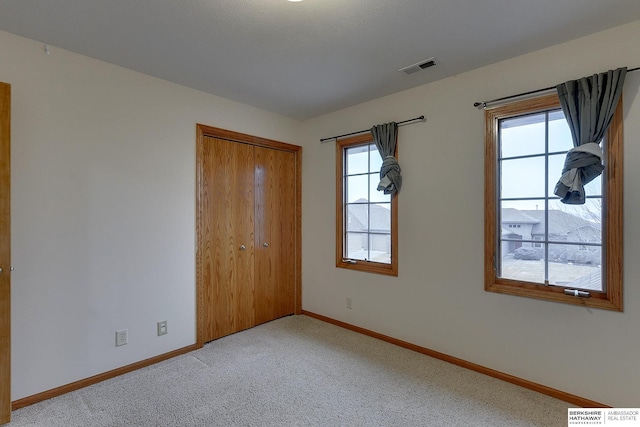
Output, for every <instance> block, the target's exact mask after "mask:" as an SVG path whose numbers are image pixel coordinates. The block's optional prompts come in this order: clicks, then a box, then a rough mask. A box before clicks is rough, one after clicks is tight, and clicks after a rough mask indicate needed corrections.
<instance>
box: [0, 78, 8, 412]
mask: <svg viewBox="0 0 640 427" xmlns="http://www.w3.org/2000/svg"><path fill="white" fill-rule="evenodd" d="M0 267H2V269H3V272H2V277H0V307H1V308H2V310H0V424H5V423H8V422H9V421H10V420H11V85H9V84H7V83H0ZM5 307H6V308H7V309H6V310H5Z"/></svg>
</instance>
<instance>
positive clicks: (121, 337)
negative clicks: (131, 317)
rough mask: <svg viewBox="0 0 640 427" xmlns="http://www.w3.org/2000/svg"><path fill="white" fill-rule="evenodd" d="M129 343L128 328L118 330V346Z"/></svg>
mask: <svg viewBox="0 0 640 427" xmlns="http://www.w3.org/2000/svg"><path fill="white" fill-rule="evenodd" d="M126 344H127V330H126V329H121V330H119V331H116V347H120V346H123V345H126Z"/></svg>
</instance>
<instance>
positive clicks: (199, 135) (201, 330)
mask: <svg viewBox="0 0 640 427" xmlns="http://www.w3.org/2000/svg"><path fill="white" fill-rule="evenodd" d="M205 137H212V138H219V139H226V140H229V141H235V142H239V143H243V144H249V145H255V146H259V147H266V148H271V149H276V150H283V151H289V152H292V153H294V154H295V168H296V172H295V174H296V185H295V198H296V212H295V215H296V221H295V224H296V225H295V228H296V229H295V246H296V248H295V258H296V259H295V262H294V263H293V265H294V268H295V272H294V277H295V284H294V287H295V289H294V293H295V300H294V308H295V314H301V313H302V259H301V255H302V249H301V248H302V185H301V184H302V147H300V146H298V145H293V144H287V143H284V142H279V141H275V140H272V139H267V138H261V137H258V136H253V135H248V134H244V133H240V132H234V131H231V130H227V129H221V128H216V127H212V126H207V125H202V124H196V346H197V347H198V348H201V347H202V346H203V345H204V344H205V317H204V305H205V301H204V300H205V298H204V283H203V260H202V249H201V244H202V241H203V234H202V233H203V231H204V230H202V218H203V212H202V197H203V194H202V186H203V182H204V176H203V173H204V170H203V164H202V162H203V152H204V138H205Z"/></svg>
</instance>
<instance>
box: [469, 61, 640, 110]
mask: <svg viewBox="0 0 640 427" xmlns="http://www.w3.org/2000/svg"><path fill="white" fill-rule="evenodd" d="M638 70H640V67H636V68H632V69H630V70H627V73H630V72H632V71H638ZM555 88H556V86H551V87H545V88H544V89H537V90H532V91H529V92H523V93H519V94H517V95H510V96H505V97H502V98H496V99H492V100H491V101H483V102H474V103H473V106H474V107H476V108H478V109H483V108H486V107H487V104H492V103H494V102H499V101H506V100H508V99H513V98H519V97H521V96H527V95H533V94H534V93H539V92H546V91H548V90H552V89H555Z"/></svg>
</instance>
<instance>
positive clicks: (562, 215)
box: [502, 208, 600, 240]
mask: <svg viewBox="0 0 640 427" xmlns="http://www.w3.org/2000/svg"><path fill="white" fill-rule="evenodd" d="M544 212H545V211H544V210H519V209H513V208H504V209H502V223H503V224H504V223H512V224H532V228H531V234H532V235H541V234H544V230H545V213H544ZM548 218H549V230H548V231H549V234H550V235H567V234H569V233H575V234H578V235H583V234H584V235H585V237H587V236H593V235H594V234H599V232H600V224H599V223H596V222H592V221H588V220H586V219H584V218H580V217H579V216H576V215H572V214H570V213H568V212H564V211H560V210H549V211H548ZM594 232H595V233H594ZM587 240H593V239H592V238H589V239H587Z"/></svg>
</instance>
